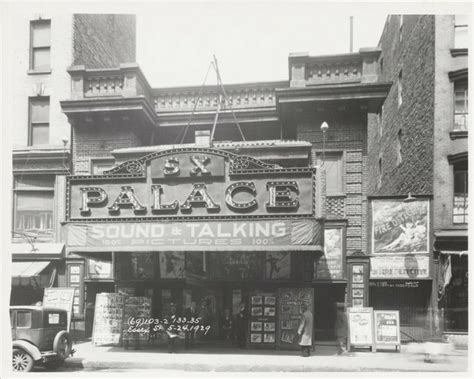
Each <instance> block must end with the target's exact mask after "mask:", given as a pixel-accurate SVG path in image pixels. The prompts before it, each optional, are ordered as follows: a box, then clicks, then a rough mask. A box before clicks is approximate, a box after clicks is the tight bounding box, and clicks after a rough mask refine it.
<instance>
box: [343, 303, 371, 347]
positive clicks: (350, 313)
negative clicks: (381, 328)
mask: <svg viewBox="0 0 474 379" xmlns="http://www.w3.org/2000/svg"><path fill="white" fill-rule="evenodd" d="M347 325H348V328H349V331H348V336H349V341H348V346H347V347H348V350H349V351H350V350H351V347H356V348H370V349H371V350H372V351H373V352H375V351H376V346H375V343H374V333H373V330H374V312H373V309H372V308H370V307H356V308H347Z"/></svg>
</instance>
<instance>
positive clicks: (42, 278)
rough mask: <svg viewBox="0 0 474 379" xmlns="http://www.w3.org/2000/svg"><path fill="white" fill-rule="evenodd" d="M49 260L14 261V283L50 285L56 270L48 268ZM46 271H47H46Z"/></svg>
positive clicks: (37, 285)
mask: <svg viewBox="0 0 474 379" xmlns="http://www.w3.org/2000/svg"><path fill="white" fill-rule="evenodd" d="M50 264H51V262H49V261H37V262H12V285H13V286H32V287H34V288H39V287H48V286H49V285H50V284H51V280H52V279H54V278H53V275H55V273H56V270H55V269H53V270H52V271H51V270H47V268H48V266H49V265H50ZM45 271H46V272H45Z"/></svg>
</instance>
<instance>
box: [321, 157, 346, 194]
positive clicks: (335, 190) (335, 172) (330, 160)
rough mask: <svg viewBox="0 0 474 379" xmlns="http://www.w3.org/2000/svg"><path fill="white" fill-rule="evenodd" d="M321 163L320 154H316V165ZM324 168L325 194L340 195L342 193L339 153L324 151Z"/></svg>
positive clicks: (341, 164) (341, 169)
mask: <svg viewBox="0 0 474 379" xmlns="http://www.w3.org/2000/svg"><path fill="white" fill-rule="evenodd" d="M322 164H323V156H322V154H318V165H320V166H321V165H322ZM324 169H325V170H326V194H327V195H328V196H331V195H341V194H343V193H344V185H343V177H344V176H343V163H342V154H341V153H326V154H325V156H324Z"/></svg>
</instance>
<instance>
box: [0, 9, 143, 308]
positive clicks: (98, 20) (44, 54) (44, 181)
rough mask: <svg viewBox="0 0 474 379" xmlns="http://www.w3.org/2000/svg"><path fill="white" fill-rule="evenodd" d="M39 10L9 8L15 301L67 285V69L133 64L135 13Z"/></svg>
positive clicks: (34, 299) (38, 297) (30, 299)
mask: <svg viewBox="0 0 474 379" xmlns="http://www.w3.org/2000/svg"><path fill="white" fill-rule="evenodd" d="M35 8H36V10H35V11H33V10H31V11H30V12H25V11H24V10H22V11H21V12H20V11H12V13H11V17H12V18H13V19H14V20H15V22H12V23H11V24H10V29H9V33H11V34H12V35H14V36H15V38H11V39H5V44H6V46H5V48H6V49H7V50H8V52H9V58H10V59H8V60H6V61H5V62H6V64H5V66H4V67H5V70H6V72H7V73H8V75H6V78H7V80H6V86H7V87H8V88H9V89H10V90H11V92H10V94H11V96H9V98H8V99H7V105H8V106H7V108H6V109H8V115H9V116H8V121H9V123H8V125H9V127H10V128H11V129H12V130H13V132H12V133H11V135H12V141H11V142H12V166H13V204H12V208H13V209H12V215H13V220H12V229H11V230H12V244H11V253H12V257H13V266H12V273H13V279H12V292H11V303H12V304H32V303H35V302H37V301H41V300H42V298H43V288H44V287H50V286H55V287H56V286H59V287H64V286H68V285H69V284H70V283H68V279H67V277H66V274H65V272H66V266H65V261H64V257H65V248H64V243H62V241H61V235H60V223H59V221H60V218H61V216H60V215H61V212H62V211H63V210H64V200H63V199H62V198H61V197H58V185H59V181H58V180H57V178H58V177H59V176H61V175H65V174H67V173H69V172H70V169H71V163H72V162H71V159H70V157H71V155H70V148H71V140H72V138H71V127H70V124H69V123H68V121H67V117H66V116H65V115H64V113H63V112H62V109H61V106H60V103H59V101H60V100H61V99H64V98H67V97H69V94H70V89H71V81H70V76H69V74H68V72H67V68H68V67H69V66H71V65H72V64H74V63H81V64H84V65H86V66H87V67H89V68H100V67H104V66H108V65H111V64H112V65H114V64H118V62H130V61H131V62H133V61H135V16H129V15H87V14H65V13H64V12H60V11H55V10H54V9H52V8H51V7H49V8H47V7H35ZM112 42H116V43H115V44H114V43H112ZM98 52H100V53H98Z"/></svg>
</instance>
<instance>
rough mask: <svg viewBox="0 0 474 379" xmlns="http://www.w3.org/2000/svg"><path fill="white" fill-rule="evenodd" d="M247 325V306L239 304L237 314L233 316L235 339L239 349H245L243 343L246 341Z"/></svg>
mask: <svg viewBox="0 0 474 379" xmlns="http://www.w3.org/2000/svg"><path fill="white" fill-rule="evenodd" d="M247 323H248V313H247V306H246V305H245V303H240V310H239V313H238V314H237V315H236V316H235V337H236V339H237V346H238V347H239V348H241V349H244V348H245V342H246V340H247V327H248V326H247Z"/></svg>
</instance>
